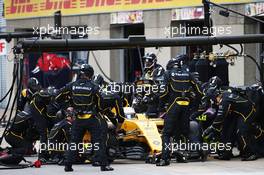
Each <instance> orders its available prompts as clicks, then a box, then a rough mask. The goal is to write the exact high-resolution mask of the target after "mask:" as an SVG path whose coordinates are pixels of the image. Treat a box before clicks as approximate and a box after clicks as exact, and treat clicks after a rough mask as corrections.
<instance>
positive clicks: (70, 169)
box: [64, 165, 73, 172]
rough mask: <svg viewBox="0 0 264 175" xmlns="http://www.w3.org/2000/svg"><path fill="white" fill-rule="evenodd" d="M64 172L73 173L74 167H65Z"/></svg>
mask: <svg viewBox="0 0 264 175" xmlns="http://www.w3.org/2000/svg"><path fill="white" fill-rule="evenodd" d="M64 171H65V172H71V171H73V169H72V165H65V167H64Z"/></svg>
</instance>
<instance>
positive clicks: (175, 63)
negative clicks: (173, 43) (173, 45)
mask: <svg viewBox="0 0 264 175" xmlns="http://www.w3.org/2000/svg"><path fill="white" fill-rule="evenodd" d="M187 60H188V56H187V55H177V56H176V57H175V58H172V59H170V60H169V61H168V63H167V65H166V69H167V70H171V69H172V68H181V67H182V66H183V65H185V64H186V62H187Z"/></svg>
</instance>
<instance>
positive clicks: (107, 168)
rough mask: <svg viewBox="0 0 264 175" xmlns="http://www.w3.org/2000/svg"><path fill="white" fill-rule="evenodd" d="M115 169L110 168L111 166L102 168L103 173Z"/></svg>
mask: <svg viewBox="0 0 264 175" xmlns="http://www.w3.org/2000/svg"><path fill="white" fill-rule="evenodd" d="M113 170H114V168H112V167H110V166H109V165H107V166H101V171H113Z"/></svg>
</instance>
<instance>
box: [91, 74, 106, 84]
mask: <svg viewBox="0 0 264 175" xmlns="http://www.w3.org/2000/svg"><path fill="white" fill-rule="evenodd" d="M93 81H94V82H95V83H96V84H98V85H99V86H102V85H103V84H104V83H105V81H104V78H103V77H102V75H100V74H96V75H94V76H93Z"/></svg>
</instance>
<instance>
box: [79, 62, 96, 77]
mask: <svg viewBox="0 0 264 175" xmlns="http://www.w3.org/2000/svg"><path fill="white" fill-rule="evenodd" d="M80 73H81V74H83V75H85V76H87V77H89V78H92V76H93V75H94V69H93V67H92V66H91V65H89V64H82V65H81V70H80Z"/></svg>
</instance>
